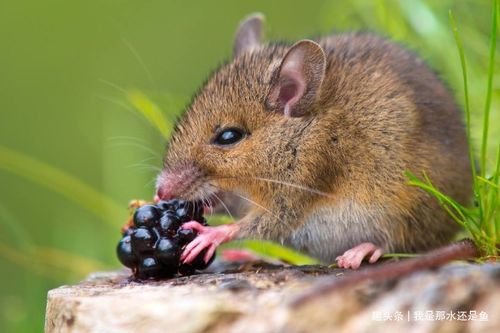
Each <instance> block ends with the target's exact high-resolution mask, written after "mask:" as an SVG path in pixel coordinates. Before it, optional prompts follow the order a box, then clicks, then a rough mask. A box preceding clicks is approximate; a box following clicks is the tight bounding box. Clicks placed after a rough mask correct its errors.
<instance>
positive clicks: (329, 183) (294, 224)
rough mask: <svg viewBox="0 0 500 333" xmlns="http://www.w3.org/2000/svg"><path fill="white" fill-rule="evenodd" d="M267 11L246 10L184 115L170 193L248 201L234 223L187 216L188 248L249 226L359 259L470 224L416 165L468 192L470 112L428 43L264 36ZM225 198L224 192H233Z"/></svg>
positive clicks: (260, 233)
mask: <svg viewBox="0 0 500 333" xmlns="http://www.w3.org/2000/svg"><path fill="white" fill-rule="evenodd" d="M263 30H264V16H263V15H262V14H260V13H256V14H251V15H249V16H248V17H246V18H245V19H244V20H243V21H241V23H240V24H239V27H238V29H237V32H236V35H235V38H234V46H233V55H232V57H231V58H230V59H229V60H227V61H226V62H225V63H223V64H222V65H221V66H220V67H219V68H218V69H216V70H215V71H214V72H213V73H212V74H211V75H210V77H209V78H208V79H207V81H206V82H205V83H204V84H203V86H202V87H201V89H200V90H199V91H198V92H197V93H196V94H195V96H194V97H193V99H192V101H191V103H190V104H189V105H188V106H187V107H186V109H185V112H184V113H183V114H182V116H181V117H180V118H179V120H178V121H177V123H176V125H175V127H174V129H173V132H172V136H171V138H170V139H169V140H168V142H167V147H166V151H165V155H164V160H163V168H162V171H161V172H160V173H159V175H158V177H157V183H156V199H157V200H159V199H161V200H168V199H170V198H182V199H186V200H201V201H203V202H205V203H207V204H210V203H212V204H213V203H214V202H217V201H218V200H219V194H220V193H231V194H233V195H235V196H236V197H237V198H239V199H241V200H242V201H244V202H246V207H247V209H246V211H245V212H244V213H243V215H242V216H241V218H238V219H236V221H234V223H230V224H225V225H220V226H202V225H201V224H199V223H198V222H195V221H192V222H188V223H186V224H184V226H183V228H186V229H193V230H195V231H196V232H197V233H198V236H197V237H196V238H195V239H194V240H193V241H192V242H191V243H189V244H188V245H187V246H186V247H185V248H184V250H183V253H182V256H181V260H182V261H183V262H186V263H189V262H192V260H194V258H196V257H197V256H198V255H199V254H200V253H201V252H202V251H205V259H206V260H208V259H209V258H211V256H212V255H213V253H214V252H215V251H216V249H217V247H218V246H219V245H220V244H222V243H225V242H228V241H231V240H236V239H245V238H251V239H262V240H270V241H275V242H279V243H281V244H283V245H286V246H289V247H292V248H294V249H296V250H298V251H300V252H303V253H306V254H308V255H310V256H312V257H314V258H317V259H318V260H319V261H320V262H323V263H333V262H336V263H337V265H338V266H339V267H341V268H349V269H357V268H359V267H360V265H361V264H362V262H363V261H367V262H369V263H375V262H377V261H378V260H379V259H380V258H381V256H382V255H383V254H384V253H388V252H411V253H421V252H426V251H429V250H432V249H435V248H438V247H441V246H443V245H446V244H447V243H449V242H450V240H452V238H453V237H454V236H455V234H456V233H457V231H458V230H459V225H458V224H457V223H456V222H454V221H453V220H452V219H451V218H450V216H448V214H447V213H446V211H445V210H444V209H442V207H441V206H440V204H439V202H438V200H436V199H435V198H434V197H432V196H431V195H429V194H428V193H426V192H425V191H423V190H422V189H419V188H416V187H413V186H409V185H408V184H407V182H408V179H407V177H406V176H405V172H407V171H409V172H412V173H413V174H415V175H418V176H422V175H424V174H425V175H426V177H428V178H429V179H430V180H431V181H432V183H433V185H434V186H436V187H437V188H438V189H440V190H441V191H442V192H443V193H445V194H446V195H448V196H450V197H452V198H454V199H455V200H456V201H457V202H459V203H462V204H467V203H468V202H469V200H470V199H471V194H472V185H471V184H472V178H471V169H470V160H469V155H468V143H467V138H466V132H465V126H464V123H463V121H462V116H461V112H460V109H459V107H458V106H457V104H456V103H455V101H454V98H453V95H452V93H451V91H450V89H448V87H447V86H446V85H445V83H444V82H443V80H441V79H440V78H439V76H438V74H437V73H436V72H434V71H433V70H432V69H431V68H430V67H429V66H428V65H427V64H426V63H425V62H424V61H423V60H422V59H421V58H420V57H419V56H417V55H416V54H415V52H412V51H410V50H408V49H407V48H405V47H403V46H401V45H399V44H397V43H395V42H392V41H390V40H389V39H387V38H384V37H380V36H378V35H375V34H372V33H366V32H344V33H338V34H331V35H327V36H322V37H318V38H311V39H302V40H298V41H296V42H293V43H289V42H283V41H277V42H273V41H271V42H264V41H263V40H262V39H263ZM222 204H223V202H222Z"/></svg>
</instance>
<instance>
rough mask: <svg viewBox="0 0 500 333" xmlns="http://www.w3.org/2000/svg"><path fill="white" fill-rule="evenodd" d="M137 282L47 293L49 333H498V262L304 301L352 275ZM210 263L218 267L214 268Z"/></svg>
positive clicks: (232, 274) (285, 273) (232, 270)
mask: <svg viewBox="0 0 500 333" xmlns="http://www.w3.org/2000/svg"><path fill="white" fill-rule="evenodd" d="M214 266H215V267H216V269H217V270H216V271H212V272H205V273H202V274H198V275H193V276H189V277H178V278H173V279H170V280H165V281H159V282H150V281H148V282H137V281H132V280H130V278H129V274H130V273H129V272H128V271H118V272H107V273H96V274H93V275H92V276H90V277H89V278H88V279H87V280H85V281H83V282H82V283H80V284H78V285H75V286H62V287H60V288H57V289H54V290H51V291H50V292H49V294H48V303H47V313H46V322H45V331H46V332H47V333H53V332H74V333H76V332H78V333H84V332H85V333H86V332H101V333H107V332H109V333H111V332H120V333H127V332H143V333H153V332H185V333H195V332H205V333H207V332H231V333H239V332H252V333H260V332H284V333H285V332H286V333H295V332H297V333H299V332H384V333H385V332H401V331H405V332H500V264H484V265H473V264H462V263H453V264H449V265H446V266H443V267H441V268H439V269H437V270H433V271H429V270H428V271H421V272H417V273H414V274H411V275H409V276H404V277H400V278H398V279H392V280H388V281H384V282H378V283H374V282H370V281H366V282H362V283H359V284H357V285H355V286H349V287H345V288H341V289H337V290H331V291H329V292H325V293H323V294H320V295H319V296H318V295H317V293H316V294H315V296H314V297H307V295H310V294H311V292H312V291H314V290H318V288H319V287H321V286H322V285H324V284H325V283H330V282H331V281H332V280H339V279H349V278H350V276H351V274H357V273H356V272H355V271H354V272H353V271H344V270H339V269H329V268H326V267H321V266H302V267H287V266H277V265H270V264H267V263H258V262H256V263H246V264H241V265H236V264H232V266H227V265H222V264H220V263H219V264H218V265H214ZM217 267H218V268H217Z"/></svg>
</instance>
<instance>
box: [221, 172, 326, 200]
mask: <svg viewBox="0 0 500 333" xmlns="http://www.w3.org/2000/svg"><path fill="white" fill-rule="evenodd" d="M217 178H218V179H253V180H260V181H265V182H268V183H274V184H280V185H285V186H289V187H292V188H296V189H299V190H302V191H307V192H310V193H314V194H318V195H321V196H324V197H328V198H333V196H332V195H331V194H329V193H326V192H323V191H320V190H317V189H314V188H310V187H307V186H303V185H298V184H294V183H289V182H285V181H281V180H276V179H268V178H261V177H217ZM214 179H216V178H214Z"/></svg>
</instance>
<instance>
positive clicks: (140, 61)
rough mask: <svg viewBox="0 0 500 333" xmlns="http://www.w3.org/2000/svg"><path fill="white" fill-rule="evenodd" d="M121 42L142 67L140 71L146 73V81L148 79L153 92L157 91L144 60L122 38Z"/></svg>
mask: <svg viewBox="0 0 500 333" xmlns="http://www.w3.org/2000/svg"><path fill="white" fill-rule="evenodd" d="M122 41H123V43H124V44H125V45H126V46H127V47H128V49H129V50H130V52H132V54H133V55H134V57H135V58H136V59H137V61H138V62H139V64H140V65H141V66H142V69H143V70H144V72H145V73H146V75H147V77H148V79H149V81H150V83H151V86H152V87H153V89H154V90H155V91H158V86H157V84H156V81H155V80H154V79H153V75H151V72H150V71H149V69H148V67H147V66H146V63H145V62H144V60H143V59H142V57H141V56H140V55H139V53H138V52H137V50H136V49H135V48H134V47H133V46H132V44H131V43H130V42H129V41H128V40H126V39H125V38H122Z"/></svg>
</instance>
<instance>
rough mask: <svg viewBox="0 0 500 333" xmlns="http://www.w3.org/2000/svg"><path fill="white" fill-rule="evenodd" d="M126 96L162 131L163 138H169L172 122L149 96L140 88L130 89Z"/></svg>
mask: <svg viewBox="0 0 500 333" xmlns="http://www.w3.org/2000/svg"><path fill="white" fill-rule="evenodd" d="M126 97H127V100H128V101H129V103H130V104H132V105H133V106H134V107H135V108H136V109H137V111H139V112H140V113H141V115H142V116H144V118H146V120H147V121H148V122H149V123H150V124H151V125H153V127H154V128H156V129H157V130H158V131H159V132H160V134H161V135H162V136H163V138H165V139H168V138H169V137H170V131H171V128H172V124H170V122H169V121H168V120H167V118H166V116H165V114H164V113H163V112H162V111H161V110H160V108H159V107H158V106H157V105H156V104H155V103H154V102H153V101H152V100H151V99H149V97H147V96H146V95H145V94H143V93H142V92H140V91H138V90H130V91H128V92H127V95H126Z"/></svg>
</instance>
